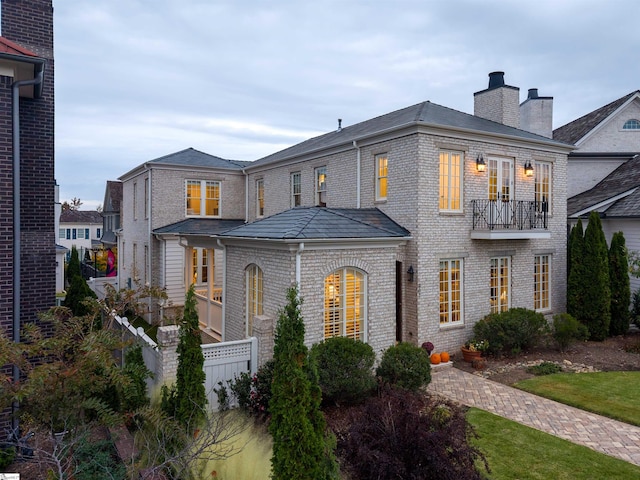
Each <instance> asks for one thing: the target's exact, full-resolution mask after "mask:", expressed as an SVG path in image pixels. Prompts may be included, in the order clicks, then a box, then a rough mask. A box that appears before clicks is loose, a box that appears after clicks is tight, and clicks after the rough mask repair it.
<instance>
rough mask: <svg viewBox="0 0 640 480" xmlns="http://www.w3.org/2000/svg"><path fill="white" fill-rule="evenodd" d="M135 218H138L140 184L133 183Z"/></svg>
mask: <svg viewBox="0 0 640 480" xmlns="http://www.w3.org/2000/svg"><path fill="white" fill-rule="evenodd" d="M133 219H134V220H137V219H138V184H137V183H136V182H134V183H133Z"/></svg>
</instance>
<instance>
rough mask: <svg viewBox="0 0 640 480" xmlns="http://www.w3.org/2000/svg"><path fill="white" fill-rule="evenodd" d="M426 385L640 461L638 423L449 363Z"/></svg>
mask: <svg viewBox="0 0 640 480" xmlns="http://www.w3.org/2000/svg"><path fill="white" fill-rule="evenodd" d="M431 376H432V380H431V383H430V384H429V386H428V388H427V390H428V391H431V392H435V393H439V394H441V395H443V396H445V397H447V398H449V399H451V400H454V401H456V402H458V403H462V404H464V405H468V406H470V407H477V408H480V409H482V410H486V411H488V412H491V413H494V414H496V415H499V416H501V417H505V418H508V419H510V420H514V421H516V422H518V423H522V424H523V425H527V426H529V427H533V428H535V429H538V430H542V431H543V432H547V433H550V434H552V435H555V436H557V437H560V438H564V439H565V440H569V441H570V442H573V443H577V444H580V445H585V446H587V447H589V448H591V449H593V450H597V451H599V452H602V453H605V454H607V455H611V456H613V457H617V458H620V459H622V460H625V461H627V462H630V463H633V464H636V465H640V428H639V427H634V426H632V425H628V424H626V423H622V422H618V421H616V420H611V419H609V418H605V417H602V416H600V415H595V414H593V413H588V412H585V411H583V410H579V409H577V408H573V407H569V406H567V405H563V404H561V403H558V402H554V401H552V400H547V399H546V398H542V397H539V396H537V395H533V394H530V393H527V392H523V391H521V390H518V389H515V388H512V387H508V386H506V385H503V384H501V383H497V382H493V381H491V380H488V379H485V378H482V377H480V376H478V375H473V374H471V373H467V372H463V371H462V370H459V369H457V368H445V369H441V370H438V371H434V372H433V373H432V375H431Z"/></svg>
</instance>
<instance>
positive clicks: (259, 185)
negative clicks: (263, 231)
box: [256, 179, 264, 217]
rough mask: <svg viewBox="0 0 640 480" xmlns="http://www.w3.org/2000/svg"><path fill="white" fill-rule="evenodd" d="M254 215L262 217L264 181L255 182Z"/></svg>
mask: <svg viewBox="0 0 640 480" xmlns="http://www.w3.org/2000/svg"><path fill="white" fill-rule="evenodd" d="M256 215H257V216H258V217H263V216H264V180H262V179H260V180H257V181H256Z"/></svg>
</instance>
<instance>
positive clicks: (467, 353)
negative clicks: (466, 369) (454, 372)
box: [460, 347, 482, 363]
mask: <svg viewBox="0 0 640 480" xmlns="http://www.w3.org/2000/svg"><path fill="white" fill-rule="evenodd" d="M460 350H461V351H462V359H463V360H464V361H465V362H469V363H471V362H473V360H474V359H476V358H480V357H481V356H482V352H478V351H473V350H469V349H468V348H464V347H462V348H461V349H460Z"/></svg>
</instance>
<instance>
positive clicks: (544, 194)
mask: <svg viewBox="0 0 640 480" xmlns="http://www.w3.org/2000/svg"><path fill="white" fill-rule="evenodd" d="M535 176H536V181H535V201H536V211H538V212H548V211H549V206H550V205H551V163H549V162H536V167H535Z"/></svg>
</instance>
